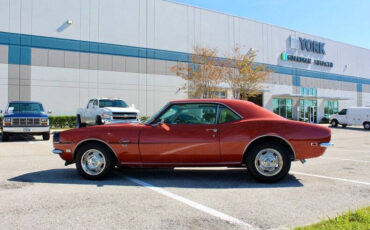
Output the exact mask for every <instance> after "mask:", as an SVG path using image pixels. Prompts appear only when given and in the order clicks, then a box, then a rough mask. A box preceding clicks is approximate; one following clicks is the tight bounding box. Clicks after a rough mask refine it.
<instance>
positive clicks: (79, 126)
mask: <svg viewBox="0 0 370 230" xmlns="http://www.w3.org/2000/svg"><path fill="white" fill-rule="evenodd" d="M85 126H86V125H85V124H84V123H82V122H81V116H80V115H77V123H76V127H77V128H83V127H85Z"/></svg>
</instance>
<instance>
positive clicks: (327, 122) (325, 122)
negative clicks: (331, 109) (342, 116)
mask: <svg viewBox="0 0 370 230" xmlns="http://www.w3.org/2000/svg"><path fill="white" fill-rule="evenodd" d="M320 124H329V118H326V117H323V118H322V119H321V121H320Z"/></svg>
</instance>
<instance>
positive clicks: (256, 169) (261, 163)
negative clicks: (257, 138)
mask: <svg viewBox="0 0 370 230" xmlns="http://www.w3.org/2000/svg"><path fill="white" fill-rule="evenodd" d="M247 154H248V155H247V162H246V163H247V168H248V171H249V172H250V173H251V175H252V176H253V177H254V178H255V179H256V180H258V181H261V182H265V183H273V182H277V181H279V180H281V179H283V178H284V177H285V176H286V175H287V174H288V172H289V170H290V165H291V160H290V158H289V150H288V149H287V148H285V147H284V146H283V145H281V144H279V143H274V142H270V143H263V144H261V145H258V146H255V147H254V148H253V149H251V151H250V152H248V153H247Z"/></svg>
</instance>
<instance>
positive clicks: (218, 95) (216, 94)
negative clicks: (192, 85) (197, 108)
mask: <svg viewBox="0 0 370 230" xmlns="http://www.w3.org/2000/svg"><path fill="white" fill-rule="evenodd" d="M212 94H213V97H210V96H209V95H208V92H204V93H203V98H220V99H226V98H227V92H226V90H220V91H218V90H217V91H213V92H212Z"/></svg>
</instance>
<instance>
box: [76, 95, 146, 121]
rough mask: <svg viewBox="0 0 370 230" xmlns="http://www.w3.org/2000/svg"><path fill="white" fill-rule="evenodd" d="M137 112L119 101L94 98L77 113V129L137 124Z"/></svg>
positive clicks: (133, 107)
mask: <svg viewBox="0 0 370 230" xmlns="http://www.w3.org/2000/svg"><path fill="white" fill-rule="evenodd" d="M139 114H140V112H139V110H137V109H135V106H134V105H132V106H131V107H129V106H128V105H127V104H126V102H125V101H123V100H121V99H111V98H95V99H91V100H89V103H88V104H87V106H86V108H80V109H78V111H77V127H78V128H80V127H85V126H86V125H102V124H110V123H125V122H126V123H127V122H139V119H140V117H139Z"/></svg>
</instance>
